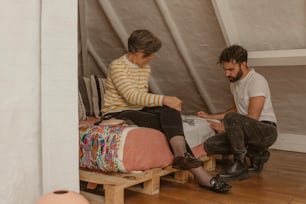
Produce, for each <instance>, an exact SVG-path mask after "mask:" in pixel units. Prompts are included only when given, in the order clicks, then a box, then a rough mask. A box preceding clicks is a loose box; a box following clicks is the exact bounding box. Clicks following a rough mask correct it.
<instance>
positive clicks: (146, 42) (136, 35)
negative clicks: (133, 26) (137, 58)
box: [128, 30, 162, 56]
mask: <svg viewBox="0 0 306 204" xmlns="http://www.w3.org/2000/svg"><path fill="white" fill-rule="evenodd" d="M161 46H162V43H161V41H160V40H159V39H158V38H157V37H156V36H154V35H153V34H152V33H151V32H150V31H148V30H135V31H133V33H132V34H131V35H130V37H129V39H128V51H129V52H132V53H135V52H139V51H143V52H144V53H145V56H149V55H150V54H152V53H155V52H157V51H158V50H159V49H160V48H161Z"/></svg>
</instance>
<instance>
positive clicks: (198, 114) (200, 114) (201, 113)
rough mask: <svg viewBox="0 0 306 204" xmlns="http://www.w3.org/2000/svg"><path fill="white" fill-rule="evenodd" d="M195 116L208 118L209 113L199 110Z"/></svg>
mask: <svg viewBox="0 0 306 204" xmlns="http://www.w3.org/2000/svg"><path fill="white" fill-rule="evenodd" d="M197 116H198V117H200V118H205V119H208V118H209V114H208V113H206V112H204V111H199V112H198V113H197Z"/></svg>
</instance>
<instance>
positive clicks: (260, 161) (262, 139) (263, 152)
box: [247, 121, 277, 173]
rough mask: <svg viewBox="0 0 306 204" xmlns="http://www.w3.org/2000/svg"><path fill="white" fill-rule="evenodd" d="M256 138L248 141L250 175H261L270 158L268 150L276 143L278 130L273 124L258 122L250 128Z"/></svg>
mask: <svg viewBox="0 0 306 204" xmlns="http://www.w3.org/2000/svg"><path fill="white" fill-rule="evenodd" d="M250 130H251V131H253V132H254V135H256V137H253V138H250V139H249V140H248V153H247V156H248V157H249V158H250V161H251V165H250V166H249V169H248V170H249V173H261V172H262V170H263V166H264V164H265V163H266V162H267V161H268V159H269V157H270V152H269V151H268V148H269V147H270V146H271V145H272V144H273V143H274V142H275V141H276V138H277V128H276V126H274V125H271V124H265V123H263V122H260V121H256V123H255V124H253V125H252V127H251V128H250Z"/></svg>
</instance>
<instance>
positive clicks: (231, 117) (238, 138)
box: [219, 113, 248, 180]
mask: <svg viewBox="0 0 306 204" xmlns="http://www.w3.org/2000/svg"><path fill="white" fill-rule="evenodd" d="M247 121H248V118H247V117H246V116H242V115H240V114H238V113H228V114H226V115H225V117H224V120H223V123H224V128H225V132H226V135H227V139H228V141H229V144H230V146H231V149H232V152H233V154H234V160H233V163H232V165H231V166H230V167H229V168H228V169H227V170H226V171H225V172H223V173H220V174H219V176H220V178H222V179H224V180H241V179H245V178H248V165H247V162H246V159H245V155H246V153H247V149H246V142H245V141H246V139H247V136H246V126H247Z"/></svg>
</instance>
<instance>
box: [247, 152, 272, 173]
mask: <svg viewBox="0 0 306 204" xmlns="http://www.w3.org/2000/svg"><path fill="white" fill-rule="evenodd" d="M269 158H270V152H269V151H268V150H264V151H263V152H261V153H260V154H259V155H258V156H256V157H253V158H251V164H250V166H249V168H248V172H249V173H261V172H262V170H263V167H264V164H265V163H266V162H267V161H268V159H269Z"/></svg>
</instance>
